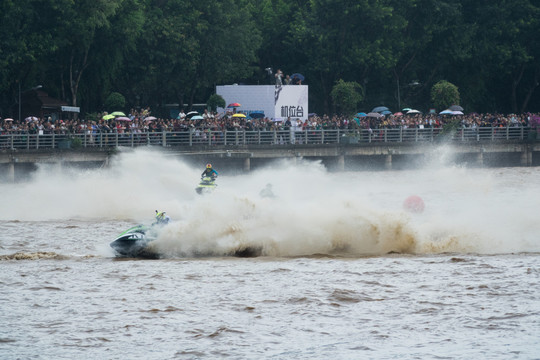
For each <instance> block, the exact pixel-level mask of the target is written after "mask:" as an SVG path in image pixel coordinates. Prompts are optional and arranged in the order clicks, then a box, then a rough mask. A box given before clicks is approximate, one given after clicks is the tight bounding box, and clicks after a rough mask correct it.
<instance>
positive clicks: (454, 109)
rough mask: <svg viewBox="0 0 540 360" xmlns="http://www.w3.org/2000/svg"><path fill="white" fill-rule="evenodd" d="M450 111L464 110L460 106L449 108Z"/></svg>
mask: <svg viewBox="0 0 540 360" xmlns="http://www.w3.org/2000/svg"><path fill="white" fill-rule="evenodd" d="M448 110H452V111H463V108H462V107H461V106H459V105H452V106H450V107H449V108H448Z"/></svg>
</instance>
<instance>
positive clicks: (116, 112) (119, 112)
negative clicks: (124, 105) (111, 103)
mask: <svg viewBox="0 0 540 360" xmlns="http://www.w3.org/2000/svg"><path fill="white" fill-rule="evenodd" d="M111 115H114V116H126V114H124V113H123V112H121V111H115V112H112V113H111Z"/></svg>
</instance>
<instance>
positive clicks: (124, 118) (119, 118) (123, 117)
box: [111, 114, 131, 121]
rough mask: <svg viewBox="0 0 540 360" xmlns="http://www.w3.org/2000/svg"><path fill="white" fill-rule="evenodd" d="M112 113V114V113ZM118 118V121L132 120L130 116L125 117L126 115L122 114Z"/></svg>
mask: <svg viewBox="0 0 540 360" xmlns="http://www.w3.org/2000/svg"><path fill="white" fill-rule="evenodd" d="M111 115H112V114H111ZM116 120H118V121H131V119H130V118H128V117H125V116H120V117H117V118H116Z"/></svg>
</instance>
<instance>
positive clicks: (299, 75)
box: [291, 73, 305, 81]
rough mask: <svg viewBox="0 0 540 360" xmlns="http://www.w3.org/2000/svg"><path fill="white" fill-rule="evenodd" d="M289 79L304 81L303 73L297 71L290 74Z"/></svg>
mask: <svg viewBox="0 0 540 360" xmlns="http://www.w3.org/2000/svg"><path fill="white" fill-rule="evenodd" d="M291 79H297V80H300V81H304V79H305V78H304V75H302V74H299V73H294V74H292V75H291Z"/></svg>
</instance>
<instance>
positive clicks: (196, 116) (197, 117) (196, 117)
mask: <svg viewBox="0 0 540 360" xmlns="http://www.w3.org/2000/svg"><path fill="white" fill-rule="evenodd" d="M191 120H204V118H203V117H202V116H201V115H195V116H192V117H191Z"/></svg>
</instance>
